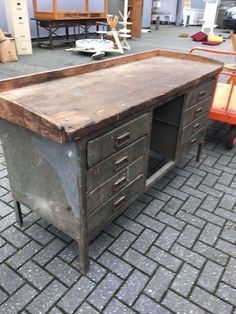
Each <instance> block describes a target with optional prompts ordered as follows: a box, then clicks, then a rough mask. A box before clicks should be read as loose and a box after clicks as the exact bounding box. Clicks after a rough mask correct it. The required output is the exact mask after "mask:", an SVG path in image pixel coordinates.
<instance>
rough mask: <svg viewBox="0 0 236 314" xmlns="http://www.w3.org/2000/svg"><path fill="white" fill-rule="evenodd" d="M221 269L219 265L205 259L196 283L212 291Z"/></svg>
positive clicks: (217, 281)
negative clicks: (205, 261)
mask: <svg viewBox="0 0 236 314" xmlns="http://www.w3.org/2000/svg"><path fill="white" fill-rule="evenodd" d="M223 271H224V268H223V267H221V266H220V265H218V264H216V263H214V262H212V261H207V263H206V265H205V266H204V269H203V271H202V273H201V276H200V277H199V279H198V285H199V286H201V287H203V288H204V289H206V290H208V291H210V292H214V291H215V288H216V286H217V285H218V283H219V280H220V278H221V275H222V273H223Z"/></svg>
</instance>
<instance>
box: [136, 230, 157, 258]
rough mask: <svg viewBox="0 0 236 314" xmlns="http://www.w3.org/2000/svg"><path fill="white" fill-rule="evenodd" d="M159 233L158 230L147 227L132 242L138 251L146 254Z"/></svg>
mask: <svg viewBox="0 0 236 314" xmlns="http://www.w3.org/2000/svg"><path fill="white" fill-rule="evenodd" d="M157 235H158V234H157V233H156V232H154V231H152V230H149V229H145V230H144V231H143V232H142V233H141V234H140V236H139V237H138V238H137V240H136V241H135V242H134V243H133V244H132V247H133V248H134V249H135V250H136V251H139V252H140V253H142V254H144V253H145V252H146V251H147V250H148V249H149V248H150V246H151V245H152V244H153V242H154V241H155V240H156V238H157Z"/></svg>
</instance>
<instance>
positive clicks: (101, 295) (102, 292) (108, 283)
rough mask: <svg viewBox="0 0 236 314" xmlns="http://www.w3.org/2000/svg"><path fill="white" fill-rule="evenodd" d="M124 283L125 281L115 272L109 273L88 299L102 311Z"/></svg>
mask: <svg viewBox="0 0 236 314" xmlns="http://www.w3.org/2000/svg"><path fill="white" fill-rule="evenodd" d="M122 283H123V281H122V280H121V279H120V278H118V277H117V276H115V275H114V274H107V276H106V277H105V278H104V279H103V280H102V281H101V282H100V283H99V284H98V286H97V287H96V288H95V289H94V290H93V292H92V293H91V294H90V296H89V297H88V301H89V302H90V303H91V304H92V305H93V306H94V307H96V308H97V309H98V310H100V311H102V310H103V309H104V307H105V306H106V304H107V303H108V302H109V300H110V299H111V298H112V297H113V295H114V294H115V293H116V291H117V290H118V289H119V287H120V286H121V285H122Z"/></svg>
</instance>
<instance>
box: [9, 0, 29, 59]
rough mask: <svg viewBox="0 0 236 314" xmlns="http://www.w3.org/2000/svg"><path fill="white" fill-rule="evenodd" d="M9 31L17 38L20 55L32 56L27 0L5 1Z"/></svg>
mask: <svg viewBox="0 0 236 314" xmlns="http://www.w3.org/2000/svg"><path fill="white" fill-rule="evenodd" d="M5 6H6V13H7V21H8V27H9V31H10V32H11V33H12V35H13V36H14V38H15V41H16V49H17V54H18V55H26V54H32V42H31V35H30V27H29V16H28V8H27V0H5Z"/></svg>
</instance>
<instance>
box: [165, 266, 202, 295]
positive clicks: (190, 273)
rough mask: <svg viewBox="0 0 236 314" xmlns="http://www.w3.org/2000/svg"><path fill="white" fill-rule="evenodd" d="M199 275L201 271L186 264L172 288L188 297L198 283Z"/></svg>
mask: <svg viewBox="0 0 236 314" xmlns="http://www.w3.org/2000/svg"><path fill="white" fill-rule="evenodd" d="M198 274H199V270H197V269H196V268H194V267H192V266H191V265H188V264H186V263H185V264H184V265H183V267H182V268H181V270H180V271H179V273H178V275H177V276H176V278H175V280H174V281H173V283H172V285H171V288H172V289H173V290H175V291H176V292H178V293H179V294H181V295H183V296H185V297H187V296H188V294H189V293H190V291H191V289H192V287H193V285H194V284H195V282H196V279H197V277H198Z"/></svg>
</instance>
